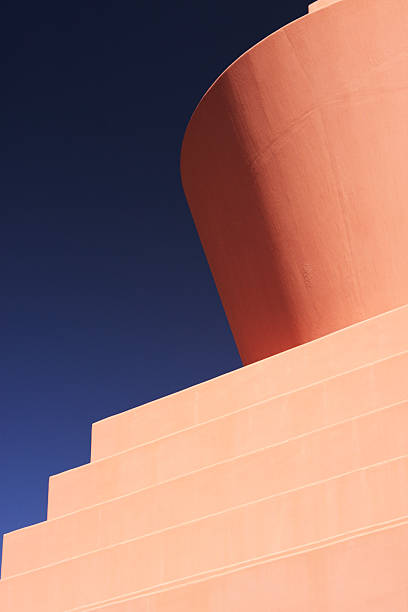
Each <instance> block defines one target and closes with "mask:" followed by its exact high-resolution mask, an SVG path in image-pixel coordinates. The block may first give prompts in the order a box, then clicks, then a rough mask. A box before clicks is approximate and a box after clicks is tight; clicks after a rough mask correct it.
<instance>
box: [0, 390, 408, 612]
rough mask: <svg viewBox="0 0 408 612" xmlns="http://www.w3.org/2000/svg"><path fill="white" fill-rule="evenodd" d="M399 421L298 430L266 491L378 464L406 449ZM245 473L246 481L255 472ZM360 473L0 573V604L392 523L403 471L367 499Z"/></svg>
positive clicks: (93, 588)
mask: <svg viewBox="0 0 408 612" xmlns="http://www.w3.org/2000/svg"><path fill="white" fill-rule="evenodd" d="M407 425H408V402H406V403H404V404H399V405H398V406H394V407H392V408H391V407H390V408H388V409H383V410H381V411H377V412H376V413H372V414H371V415H370V416H364V417H360V418H356V419H353V420H352V421H351V422H350V421H349V422H347V423H344V424H343V425H342V426H340V427H342V429H341V430H340V429H338V428H331V432H330V433H331V435H328V436H327V435H326V436H325V440H324V441H323V439H322V437H324V436H320V437H319V436H315V439H314V440H313V441H311V437H312V436H310V435H309V436H306V437H304V438H302V440H303V441H304V444H303V445H301V446H300V447H298V448H297V449H293V448H286V449H285V451H286V452H285V453H284V454H283V455H281V456H279V454H277V455H276V456H275V458H274V461H272V462H271V466H270V469H269V470H268V473H269V474H270V475H271V476H270V481H271V493H272V492H273V488H274V486H275V490H276V488H279V486H280V487H282V484H279V483H282V482H286V483H287V482H288V475H289V476H290V478H289V480H291V482H293V484H294V487H296V486H299V472H300V471H301V470H302V469H303V470H304V471H305V470H306V471H308V472H309V474H308V476H309V478H308V479H307V481H308V482H310V476H311V474H310V471H313V469H314V470H315V473H316V475H317V474H318V473H320V475H321V476H322V477H324V476H326V477H329V476H328V475H327V472H328V467H329V466H330V465H331V469H332V470H334V474H338V473H339V471H340V470H341V471H342V472H345V471H347V470H346V469H345V468H348V469H349V470H352V469H356V468H357V467H358V466H362V465H365V464H367V462H370V463H373V461H372V458H373V457H375V458H376V460H377V461H381V460H386V459H387V458H390V457H395V456H396V455H402V454H403V453H404V451H405V454H407V453H408V435H407ZM326 431H328V430H326ZM282 446H286V447H288V446H290V445H280V448H282ZM276 448H278V447H276ZM395 465H396V464H395ZM306 466H307V467H306ZM251 473H252V479H253V480H256V475H257V472H256V470H254V469H252V471H251ZM259 479H265V472H264V473H263V474H259ZM364 480H365V479H362V480H360V482H359V483H357V486H354V487H351V488H350V491H349V495H350V497H348V496H347V495H343V496H342V494H341V493H339V492H337V493H334V492H333V491H334V490H335V489H336V484H335V485H333V484H330V483H326V484H327V486H328V491H327V492H326V493H323V494H322V493H321V491H320V490H319V488H318V487H314V488H313V487H310V488H308V489H307V490H306V489H304V490H303V491H301V492H300V491H299V493H298V494H299V498H298V499H295V497H296V496H292V497H291V496H287V497H286V499H285V500H284V502H286V503H287V504H288V505H285V503H283V505H282V501H281V500H278V499H277V498H276V497H269V498H267V499H263V500H260V501H257V502H255V503H249V504H244V505H241V506H239V507H237V508H234V509H231V510H227V511H225V512H221V513H218V514H216V515H211V516H209V517H205V518H203V519H200V520H198V521H192V522H189V523H184V524H183V525H180V526H177V527H175V528H172V529H168V530H164V531H161V532H158V533H155V534H151V535H149V536H145V537H141V538H136V539H133V540H129V541H127V542H123V543H121V544H119V545H115V546H111V547H108V548H103V549H99V550H98V551H95V552H93V553H90V554H86V555H83V556H79V557H76V558H73V559H69V560H66V561H63V562H61V563H57V564H54V565H49V566H47V567H45V568H41V569H39V570H36V571H33V572H28V573H25V574H20V575H18V576H15V577H12V578H8V579H5V580H3V581H2V583H1V591H0V593H1V596H0V602H1V598H3V601H4V600H5V601H6V602H9V604H10V602H11V604H12V607H11V608H10V609H11V610H14V609H15V610H19V612H25V611H26V610H29V609H30V610H32V609H36V608H38V609H40V610H42V612H48V611H50V612H51V611H52V612H56V611H57V610H65V609H67V608H69V607H71V608H74V607H75V606H81V605H85V604H90V603H92V602H94V601H97V600H98V599H99V600H104V599H109V598H112V597H116V596H119V595H121V594H123V593H127V592H132V591H137V590H142V589H151V588H153V587H158V586H159V585H162V584H165V583H167V582H171V581H176V580H182V579H185V578H186V577H188V576H193V575H199V574H200V573H203V572H211V571H220V570H221V569H222V568H223V567H225V566H230V565H234V564H239V563H249V562H250V561H251V559H252V560H254V559H258V558H260V557H263V556H265V555H278V554H283V553H284V552H285V551H286V552H287V551H288V550H293V551H295V550H296V549H297V548H298V547H301V546H306V545H310V544H311V543H312V542H318V541H321V540H324V539H326V538H331V537H339V536H341V535H344V533H343V531H337V530H338V529H340V530H344V529H345V530H346V532H347V533H349V531H348V530H353V529H360V528H367V527H370V528H371V527H372V521H373V519H374V520H375V519H376V518H377V516H378V517H380V516H383V514H382V512H385V513H386V516H387V520H394V519H396V518H400V519H401V520H402V518H403V517H396V516H395V515H393V512H394V511H395V512H396V513H398V512H399V511H400V510H401V511H403V512H404V501H402V506H399V503H400V501H398V500H403V498H404V496H405V494H404V489H406V487H405V483H406V474H405V473H404V472H402V473H400V472H398V470H396V474H394V472H393V475H392V477H389V478H388V479H385V482H384V481H383V484H382V487H381V489H380V491H378V492H377V495H375V496H374V495H373V490H372V488H371V483H368V482H364ZM237 482H240V484H241V486H244V484H245V485H248V486H252V481H249V482H245V481H237V480H236V479H235V478H234V481H233V483H231V484H230V486H232V487H236V485H237ZM338 482H340V481H339V480H336V483H338ZM342 482H344V481H342ZM226 484H227V483H224V485H225V486H226ZM322 486H324V485H323V483H322ZM384 486H385V487H386V488H385V489H384V488H383V487H384ZM330 489H332V490H331V492H330ZM340 489H341V486H340ZM201 494H202V495H203V492H202V493H201ZM360 494H361V495H362V496H366V498H365V501H364V502H363V501H362V499H359V497H358V496H359V495H360ZM356 496H357V498H356ZM400 496H401V497H400ZM203 497H204V495H203ZM294 499H295V501H294ZM301 500H303V501H301ZM357 500H358V503H357ZM291 502H292V503H291ZM377 504H378V506H377ZM388 511H390V512H391V514H387V513H388ZM373 512H374V515H373V514H371V513H373ZM376 512H378V515H377V514H376ZM404 516H405V515H404ZM407 517H408V515H407ZM359 521H360V522H359ZM361 521H363V524H361ZM368 522H369V523H370V524H368ZM30 606H31V608H30Z"/></svg>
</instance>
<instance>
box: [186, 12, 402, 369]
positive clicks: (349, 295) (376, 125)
mask: <svg viewBox="0 0 408 612" xmlns="http://www.w3.org/2000/svg"><path fill="white" fill-rule="evenodd" d="M326 5H327V2H325V0H319V2H316V3H315V6H314V7H313V8H314V9H319V8H320V6H322V8H321V9H320V10H313V12H311V13H310V14H309V15H307V16H305V17H303V18H301V19H299V20H297V21H295V22H293V23H290V24H289V25H288V26H286V27H284V28H282V29H281V30H279V31H278V32H276V33H274V34H272V35H271V36H269V37H268V38H266V39H265V40H263V41H262V42H260V43H259V44H257V45H255V47H253V48H252V49H250V50H249V51H248V52H247V53H245V54H244V55H243V56H241V57H240V58H239V59H238V60H237V61H235V62H234V63H233V64H232V65H231V66H230V67H229V68H228V69H227V70H226V71H225V72H224V73H223V74H222V75H221V76H220V77H219V78H218V80H217V81H216V82H215V83H214V85H213V86H212V87H211V88H210V90H209V91H208V92H207V93H206V95H205V96H204V98H203V99H202V101H201V102H200V104H199V105H198V107H197V109H196V111H195V112H194V114H193V117H192V119H191V121H190V123H189V125H188V127H187V131H186V134H185V138H184V142H183V147H182V157H181V173H182V180H183V186H184V190H185V193H186V196H187V200H188V202H189V205H190V208H191V211H192V214H193V217H194V221H195V223H196V226H197V229H198V232H199V235H200V238H201V241H202V243H203V246H204V249H205V253H206V255H207V258H208V261H209V264H210V267H211V270H212V272H213V275H214V278H215V281H216V284H217V287H218V290H219V293H220V295H221V299H222V302H223V305H224V308H225V311H226V314H227V317H228V319H229V322H230V325H231V329H232V332H233V334H234V337H235V339H236V342H237V345H238V349H239V351H240V354H241V356H242V359H243V362H244V363H245V364H248V363H251V362H253V361H257V360H259V359H262V358H264V357H267V356H269V355H272V354H274V353H277V352H279V351H282V350H284V349H287V348H291V347H293V346H295V345H298V344H301V343H304V342H307V341H310V340H313V339H315V338H317V337H319V336H322V335H325V334H327V333H330V332H333V331H335V330H338V329H341V328H343V327H345V326H347V325H350V324H353V323H355V322H358V321H361V320H363V319H366V318H369V317H371V316H374V315H376V314H379V313H381V312H384V311H386V310H389V309H392V308H393V307H396V306H399V305H402V304H404V303H407V302H408V273H407V262H408V244H407V242H408V172H407V170H406V165H407V160H408V38H407V30H408V5H407V3H406V2H405V0H388V1H387V2H376V1H373V0H341V1H337V2H335V3H332V4H331V5H329V6H326Z"/></svg>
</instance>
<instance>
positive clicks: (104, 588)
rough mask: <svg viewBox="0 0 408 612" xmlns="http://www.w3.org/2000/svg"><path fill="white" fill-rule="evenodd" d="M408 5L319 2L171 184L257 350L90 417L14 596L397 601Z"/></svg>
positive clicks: (4, 586)
mask: <svg viewBox="0 0 408 612" xmlns="http://www.w3.org/2000/svg"><path fill="white" fill-rule="evenodd" d="M406 159H408V4H407V3H406V2H404V1H403V0H335V1H333V0H332V1H330V0H317V2H314V3H313V4H312V5H311V6H310V9H309V14H308V15H306V16H305V17H303V18H301V19H299V20H298V21H296V22H293V23H291V24H289V25H288V26H286V27H284V28H282V29H281V30H280V31H278V32H276V33H274V34H272V35H271V36H269V37H268V38H266V39H265V40H264V41H262V42H260V43H259V44H258V45H256V46H255V47H254V48H253V49H251V50H250V51H248V52H247V53H246V54H244V55H243V56H242V57H241V58H239V59H238V60H237V61H236V62H234V64H232V66H230V67H229V68H228V69H227V70H226V71H225V72H224V73H223V74H222V75H221V77H220V78H219V79H218V80H217V81H216V83H215V84H214V85H213V86H212V87H211V89H210V90H209V91H208V92H207V94H206V95H205V96H204V98H203V99H202V101H201V103H200V104H199V106H198V108H197V109H196V111H195V113H194V115H193V117H192V119H191V121H190V123H189V126H188V128H187V132H186V136H185V140H184V144H183V150H182V160H181V163H182V178H183V183H184V187H185V191H186V195H187V198H188V201H189V205H190V207H191V210H192V213H193V216H194V219H195V222H196V225H197V228H198V231H199V234H200V237H201V239H202V242H203V245H204V248H205V251H206V254H207V257H208V260H209V263H210V265H211V268H212V271H213V273H214V277H215V280H216V282H217V286H218V289H219V292H220V295H221V298H222V300H223V304H224V307H225V310H226V312H227V315H228V318H229V321H230V324H231V328H232V330H233V333H234V335H235V338H236V341H237V344H238V347H239V350H240V352H241V355H242V358H243V361H244V363H246V364H249V365H246V366H245V367H243V368H241V369H240V370H236V371H234V372H231V373H229V374H226V375H224V376H221V377H219V378H215V379H213V380H210V381H208V382H205V383H202V384H201V385H198V386H195V387H192V388H190V389H186V390H185V391H181V392H179V393H176V394H174V395H171V396H168V397H165V398H162V399H159V400H156V401H153V402H151V403H149V404H146V405H144V406H140V407H138V408H134V409H133V410H129V411H127V412H124V413H121V414H117V415H114V416H112V417H110V418H108V419H105V420H103V421H99V422H97V423H95V424H94V425H93V429H92V449H91V461H90V463H89V464H87V465H84V466H81V467H79V468H75V469H73V470H69V471H67V472H64V473H62V474H57V475H55V476H52V477H51V478H50V483H49V499H48V518H47V520H46V521H45V522H43V523H40V524H37V525H33V526H31V527H27V528H25V529H21V530H19V531H16V532H13V533H9V534H7V535H6V536H5V538H4V544H3V560H2V579H1V581H0V610H1V612H62V611H65V612H80V611H82V612H85V611H87V612H91V611H93V612H96V611H100V612H102V611H104V612H192V611H193V610H194V611H195V612H208V611H209V612H248V610H254V611H256V612H271V610H279V612H299V611H300V610H301V611H302V612H340V611H341V612H344V611H345V610H347V611H354V610H355V611H358V612H407V611H408V562H407V558H408V376H407V372H408V274H407V264H408V172H407V171H406V169H405V165H406Z"/></svg>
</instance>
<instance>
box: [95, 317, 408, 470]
mask: <svg viewBox="0 0 408 612" xmlns="http://www.w3.org/2000/svg"><path fill="white" fill-rule="evenodd" d="M407 348H408V306H402V307H400V308H397V309H395V310H392V311H389V312H387V313H384V314H381V315H379V316H377V317H373V318H371V319H368V320H367V321H363V322H362V323H357V324H355V325H351V326H350V327H346V328H344V329H342V330H340V331H338V332H334V333H332V334H329V335H328V336H324V337H322V338H319V339H317V340H314V341H313V342H309V343H307V344H304V345H302V346H298V347H296V348H294V349H291V350H288V351H285V352H284V353H280V354H279V355H274V356H273V357H269V358H267V359H263V360H262V361H259V362H257V363H254V364H251V365H249V366H246V367H244V368H240V369H238V370H235V371H233V372H230V373H228V374H225V375H223V376H219V377H218V378H214V379H212V380H209V381H207V382H204V383H201V384H199V385H196V386H194V387H190V388H189V389H185V390H183V391H180V392H178V393H175V394H173V395H169V396H167V397H164V398H161V399H159V400H155V401H153V402H150V403H148V404H145V405H143V406H140V407H137V408H134V409H132V410H127V411H126V412H122V413H120V414H117V415H114V416H111V417H109V418H107V419H104V420H102V421H98V422H97V423H94V425H93V427H92V450H91V460H92V461H94V460H98V459H102V458H104V457H107V456H110V455H113V454H116V453H118V452H121V451H124V450H126V449H128V448H131V447H134V446H137V445H139V444H143V443H145V442H149V441H151V440H154V439H156V438H159V437H161V436H164V435H168V434H170V433H173V432H175V431H178V430H181V429H184V428H187V427H191V426H192V425H197V424H198V423H202V422H204V421H208V420H209V419H212V418H215V417H219V416H222V415H223V414H225V413H228V412H231V411H232V410H239V409H240V408H243V407H245V406H248V405H249V404H253V403H256V402H259V401H263V400H265V399H268V398H271V397H273V396H274V395H279V394H282V393H287V392H289V391H293V390H295V389H296V388H299V387H302V386H305V385H310V384H311V383H314V382H317V381H319V380H321V379H323V378H327V377H329V376H334V375H336V374H340V373H342V372H345V371H347V370H351V369H353V368H356V367H359V366H362V365H364V364H366V363H368V362H372V361H377V360H379V359H383V358H384V357H388V356H390V355H392V354H395V353H399V352H401V351H405V350H406V349H407Z"/></svg>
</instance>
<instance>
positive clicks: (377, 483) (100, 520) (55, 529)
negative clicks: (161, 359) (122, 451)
mask: <svg viewBox="0 0 408 612" xmlns="http://www.w3.org/2000/svg"><path fill="white" fill-rule="evenodd" d="M262 458H263V459H264V464H262V462H258V464H257V465H256V466H255V468H256V469H257V473H258V474H259V473H262V470H267V469H270V465H268V463H267V461H266V460H267V459H268V455H267V454H264V456H263V457H262ZM241 463H242V464H241V466H240V469H237V464H236V462H233V463H227V464H223V465H221V466H218V469H214V470H211V471H210V472H208V470H205V471H202V472H198V473H196V474H194V475H191V476H187V477H185V478H181V479H178V480H175V481H172V482H171V483H167V484H165V485H161V486H157V487H153V488H150V489H147V490H145V491H143V492H141V493H139V494H135V495H130V496H125V497H121V498H119V499H117V500H114V501H112V502H107V503H105V504H102V505H98V506H93V507H91V508H89V509H87V510H83V511H80V512H76V513H73V514H69V515H67V516H65V517H63V518H60V519H55V520H52V521H46V522H43V523H39V524H38V525H34V526H33V527H28V528H25V529H21V530H18V531H15V532H12V533H9V534H7V535H6V536H5V538H4V543H3V567H2V577H3V578H8V577H10V576H14V575H16V574H19V573H23V572H26V571H30V570H33V569H38V568H40V567H43V566H46V565H49V564H52V563H56V562H59V561H62V560H64V559H68V558H71V557H76V556H78V555H82V554H86V553H89V552H91V551H94V550H97V549H99V548H104V547H107V546H112V545H115V544H118V543H120V542H124V541H126V540H130V539H134V538H136V537H140V536H143V535H146V534H149V533H153V532H155V531H160V530H163V529H166V528H169V527H174V526H176V525H178V524H182V523H185V522H189V521H192V520H197V519H199V518H201V517H204V516H208V515H211V514H215V513H218V512H222V511H225V510H227V509H229V508H232V507H235V506H238V505H240V504H245V503H250V502H253V501H256V500H260V499H263V498H267V497H268V496H271V495H273V496H275V499H276V504H275V508H276V510H274V513H275V514H276V515H277V516H281V513H282V512H286V513H288V505H289V504H290V505H291V507H293V510H292V511H291V513H293V514H291V515H293V516H294V515H296V508H295V507H294V506H293V504H299V507H300V506H301V502H300V501H299V500H301V498H302V497H304V496H305V495H306V496H310V495H311V492H309V491H308V489H310V490H312V489H313V488H314V489H316V495H320V497H321V499H322V502H324V501H327V499H328V495H329V493H328V492H329V491H331V490H332V491H333V492H334V493H333V495H334V498H333V499H334V500H335V501H336V500H337V502H338V503H339V508H342V505H343V504H342V500H343V499H344V498H345V497H347V496H348V497H349V498H350V497H351V492H353V493H352V494H353V496H354V498H355V504H357V501H358V500H359V499H360V498H361V497H362V498H363V501H362V502H361V505H360V507H359V508H358V510H359V511H360V514H361V516H360V518H361V520H362V521H364V520H367V521H368V522H376V521H381V520H386V519H387V518H389V516H391V515H393V514H394V515H395V516H398V515H401V514H403V513H404V511H405V510H404V508H406V510H407V514H408V487H406V486H405V483H406V482H408V455H405V456H403V457H399V458H397V459H391V460H388V461H385V462H381V463H376V464H374V465H371V466H368V467H364V468H358V469H357V470H354V471H351V472H346V473H345V474H342V475H340V476H335V477H332V479H330V480H327V479H326V480H323V481H317V483H313V484H310V485H308V484H307V485H300V487H298V488H294V489H291V490H289V491H286V492H285V491H279V490H278V492H275V493H272V494H271V489H272V491H273V488H272V487H271V486H270V483H269V482H268V479H266V478H263V479H259V478H258V479H256V485H255V486H251V487H248V486H247V487H243V486H236V485H237V483H246V482H248V481H249V479H251V478H253V474H252V470H251V468H252V464H251V462H249V461H247V462H246V463H245V462H241ZM395 481H398V483H399V487H397V486H396V485H395ZM233 483H235V486H234V485H233ZM388 483H392V493H393V495H394V498H393V499H391V496H390V497H389V498H388V499H387V503H386V504H385V503H384V504H383V505H382V506H381V504H380V502H381V500H382V501H384V497H383V496H382V493H381V492H382V491H383V490H386V489H387V486H388ZM394 485H395V486H394ZM203 491H204V492H205V495H203ZM371 498H372V499H373V500H374V501H371ZM364 499H369V500H370V504H372V505H369V506H368V507H367V503H365V505H364ZM331 503H333V502H331ZM374 507H375V508H376V512H377V515H376V518H374V517H373V509H374ZM323 508H326V509H327V507H326V505H324V504H323V503H322V506H321V508H320V509H319V511H320V510H321V509H323ZM356 510H357V508H356ZM346 514H347V513H346ZM331 518H332V517H329V518H328V520H329V519H331Z"/></svg>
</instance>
